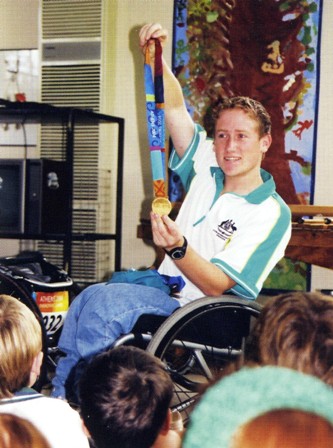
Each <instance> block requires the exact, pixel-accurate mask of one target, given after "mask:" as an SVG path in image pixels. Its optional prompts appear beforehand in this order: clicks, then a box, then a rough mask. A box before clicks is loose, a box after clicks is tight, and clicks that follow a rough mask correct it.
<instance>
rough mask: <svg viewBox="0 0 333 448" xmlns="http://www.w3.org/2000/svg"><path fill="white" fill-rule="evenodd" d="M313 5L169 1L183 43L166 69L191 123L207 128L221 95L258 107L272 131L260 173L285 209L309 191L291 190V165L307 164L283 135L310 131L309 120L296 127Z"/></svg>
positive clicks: (305, 85)
mask: <svg viewBox="0 0 333 448" xmlns="http://www.w3.org/2000/svg"><path fill="white" fill-rule="evenodd" d="M317 3H318V2H315V1H305V0H304V1H303V0H189V1H184V0H183V1H181V0H179V1H175V27H178V29H179V28H181V27H186V39H179V38H178V39H177V40H175V43H174V45H175V48H174V69H175V73H176V75H177V77H178V79H179V80H180V82H181V84H182V87H183V90H184V94H185V97H186V99H187V102H188V105H189V108H190V109H192V112H193V116H194V118H195V119H196V120H197V121H199V122H202V123H204V124H205V127H206V128H210V127H211V121H210V119H209V110H210V108H209V106H210V105H211V104H212V103H214V102H215V101H216V100H217V99H218V98H219V97H221V96H227V97H230V96H234V95H244V96H250V97H252V98H255V99H257V100H259V101H260V102H262V103H263V104H264V105H265V107H266V108H267V110H268V111H269V113H270V115H271V117H272V125H273V126H272V128H273V131H272V136H273V143H272V146H271V148H270V150H269V151H268V153H267V155H266V158H265V160H264V161H263V168H265V169H267V170H268V171H269V172H270V173H271V174H272V175H273V176H274V178H275V181H276V184H277V190H278V192H279V193H280V194H281V196H282V197H283V198H284V199H285V200H286V202H287V203H289V204H295V203H308V202H309V200H310V191H309V192H308V194H304V193H298V192H297V191H296V188H295V183H294V181H293V176H292V172H291V162H293V163H294V164H295V163H296V164H297V165H299V167H300V169H301V170H303V171H306V172H307V174H310V173H311V166H312V160H309V159H305V158H304V157H303V155H302V154H300V153H299V151H298V150H297V149H293V148H292V147H288V148H287V149H288V150H286V139H285V135H286V133H287V132H288V131H289V132H293V133H294V137H297V138H298V139H299V140H300V139H301V138H302V134H303V132H309V130H310V129H311V131H312V132H313V126H314V119H307V120H303V121H302V120H301V119H300V112H301V110H302V108H303V99H304V95H305V94H306V93H307V92H308V90H309V87H310V84H309V82H308V79H307V77H306V76H305V72H306V71H307V72H308V73H310V72H311V71H312V70H313V67H314V65H315V64H314V62H315V57H316V52H315V49H314V48H313V44H312V38H313V36H314V35H316V29H315V28H314V27H311V26H309V25H308V24H307V22H308V19H309V15H310V14H311V13H314V12H316V11H317V8H318V5H317ZM185 11H186V14H185ZM314 108H315V105H313V109H314ZM304 144H306V143H304ZM312 150H313V148H311V154H312ZM310 189H311V188H309V190H310Z"/></svg>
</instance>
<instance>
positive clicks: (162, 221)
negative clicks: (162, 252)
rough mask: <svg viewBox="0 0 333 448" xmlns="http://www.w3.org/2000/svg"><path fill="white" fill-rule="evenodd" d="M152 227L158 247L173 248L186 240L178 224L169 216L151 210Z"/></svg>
mask: <svg viewBox="0 0 333 448" xmlns="http://www.w3.org/2000/svg"><path fill="white" fill-rule="evenodd" d="M150 219H151V228H152V232H153V240H154V243H155V245H156V246H157V247H162V248H163V249H167V250H171V249H173V248H174V247H178V246H182V244H183V242H184V238H183V234H182V233H181V232H180V230H179V228H178V226H177V224H176V223H175V222H174V221H172V219H170V218H169V217H168V216H166V215H165V216H162V217H161V216H160V215H158V214H156V213H153V212H151V214H150Z"/></svg>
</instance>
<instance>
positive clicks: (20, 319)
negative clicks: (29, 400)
mask: <svg viewBox="0 0 333 448" xmlns="http://www.w3.org/2000/svg"><path fill="white" fill-rule="evenodd" d="M41 350H42V330H41V325H40V323H39V322H38V320H37V318H36V316H35V315H34V313H33V312H32V311H31V310H30V309H29V308H28V307H27V306H26V305H24V304H23V303H21V302H20V301H19V300H18V299H15V298H13V297H11V296H8V295H5V294H0V398H6V397H10V396H11V395H13V393H15V392H16V391H18V390H20V389H21V388H22V387H25V386H28V385H29V380H30V372H31V368H32V365H33V362H34V359H35V358H36V356H37V355H38V353H39V352H40V351H41Z"/></svg>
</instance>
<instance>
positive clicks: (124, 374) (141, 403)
mask: <svg viewBox="0 0 333 448" xmlns="http://www.w3.org/2000/svg"><path fill="white" fill-rule="evenodd" d="M79 391H80V393H79V395H80V408H81V416H82V419H83V421H84V424H85V426H86V428H87V430H88V432H89V433H90V436H91V438H92V440H93V442H94V446H96V448H150V447H154V448H157V447H158V448H177V447H180V445H181V436H180V434H179V433H177V432H176V431H173V430H171V429H170V422H171V411H170V409H169V406H170V403H171V399H172V394H173V384H172V381H171V378H170V376H169V374H168V373H167V371H166V370H165V367H164V365H163V364H162V362H161V361H160V360H159V359H157V358H155V357H153V356H152V355H150V354H149V353H147V352H145V351H143V350H141V349H139V348H136V347H130V346H121V347H118V348H114V349H111V350H109V351H106V352H103V353H101V354H99V355H97V356H96V357H95V358H93V359H92V361H91V362H90V363H89V364H88V366H87V368H86V370H85V371H84V373H83V374H82V376H81V378H80V385H79Z"/></svg>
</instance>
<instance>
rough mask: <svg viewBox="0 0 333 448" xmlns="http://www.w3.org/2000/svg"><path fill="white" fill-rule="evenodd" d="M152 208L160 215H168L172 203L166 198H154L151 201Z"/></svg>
mask: <svg viewBox="0 0 333 448" xmlns="http://www.w3.org/2000/svg"><path fill="white" fill-rule="evenodd" d="M152 210H153V212H154V213H157V214H158V215H160V216H163V215H168V214H169V213H170V212H171V210H172V205H171V202H170V201H169V199H168V198H163V197H161V198H155V199H154V200H153V203H152Z"/></svg>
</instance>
